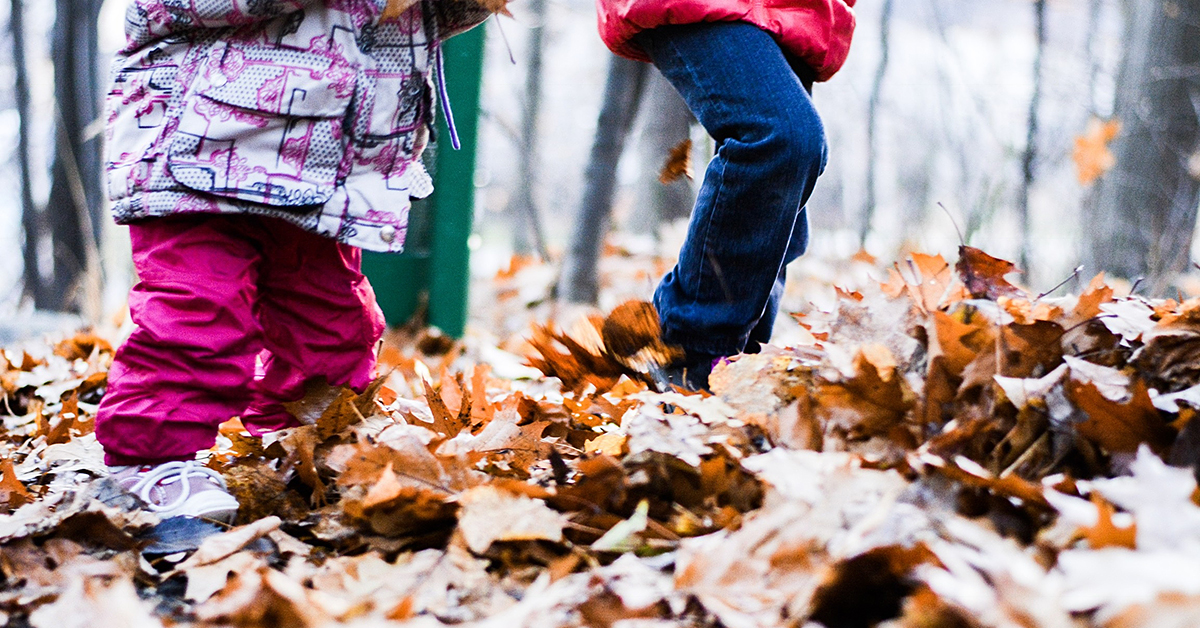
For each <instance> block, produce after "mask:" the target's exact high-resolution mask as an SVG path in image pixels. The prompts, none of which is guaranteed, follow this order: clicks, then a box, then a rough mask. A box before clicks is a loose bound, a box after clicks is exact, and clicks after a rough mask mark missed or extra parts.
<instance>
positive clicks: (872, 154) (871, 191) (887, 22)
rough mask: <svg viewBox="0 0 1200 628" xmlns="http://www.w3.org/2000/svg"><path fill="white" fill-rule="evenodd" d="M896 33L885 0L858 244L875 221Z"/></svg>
mask: <svg viewBox="0 0 1200 628" xmlns="http://www.w3.org/2000/svg"><path fill="white" fill-rule="evenodd" d="M891 30H892V0H884V2H883V7H882V13H881V14H880V16H879V51H880V52H879V65H877V66H875V82H874V83H873V84H872V85H871V98H870V100H869V101H868V102H867V198H866V201H865V202H864V203H863V211H862V219H861V220H862V222H861V223H860V224H859V226H858V243H859V245H860V246H863V245H865V244H866V243H867V234H869V233H870V232H871V222H872V221H873V220H874V219H875V205H876V190H875V162H876V161H878V160H879V137H878V129H879V101H880V99H881V98H882V96H883V79H884V77H886V76H887V69H888V53H889V48H890V46H889V42H888V39H889V38H890V36H891Z"/></svg>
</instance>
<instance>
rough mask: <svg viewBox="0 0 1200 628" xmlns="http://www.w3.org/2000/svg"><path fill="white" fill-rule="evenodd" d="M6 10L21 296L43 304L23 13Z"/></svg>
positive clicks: (16, 0) (18, 1) (16, 2)
mask: <svg viewBox="0 0 1200 628" xmlns="http://www.w3.org/2000/svg"><path fill="white" fill-rule="evenodd" d="M10 6H11V9H10V11H9V24H8V26H9V30H10V31H12V38H13V65H15V66H16V68H15V70H16V92H17V93H16V100H17V114H18V116H19V117H20V121H19V122H18V127H17V162H18V164H19V168H20V177H21V228H22V231H24V232H25V233H24V235H25V239H24V241H23V243H22V245H21V257H22V260H23V261H24V264H25V269H24V273H23V281H24V286H23V290H22V292H23V293H24V296H25V298H28V299H33V302H34V303H35V304H37V303H44V302H45V301H47V300H48V298H49V296H48V295H47V294H45V286H44V285H43V282H42V278H41V273H40V272H39V269H38V254H37V253H38V245H39V243H40V242H41V240H42V238H43V237H45V232H46V227H45V222H44V218H43V216H42V214H41V212H39V211H38V208H37V207H36V206H35V205H34V202H33V185H32V183H31V179H32V175H31V173H30V164H29V68H28V66H27V65H26V60H25V12H24V3H23V2H22V0H12V3H11V5H10Z"/></svg>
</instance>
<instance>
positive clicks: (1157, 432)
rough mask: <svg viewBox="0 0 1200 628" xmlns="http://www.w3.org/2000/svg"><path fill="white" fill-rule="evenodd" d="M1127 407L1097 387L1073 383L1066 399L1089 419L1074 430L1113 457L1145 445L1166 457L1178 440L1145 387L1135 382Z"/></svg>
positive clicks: (1137, 381) (1069, 387)
mask: <svg viewBox="0 0 1200 628" xmlns="http://www.w3.org/2000/svg"><path fill="white" fill-rule="evenodd" d="M1130 393H1131V398H1130V399H1129V401H1128V402H1126V403H1119V402H1114V401H1111V400H1109V399H1108V398H1106V397H1105V396H1104V394H1103V393H1102V392H1100V389H1099V388H1097V386H1096V385H1095V384H1091V383H1086V382H1076V381H1071V382H1068V384H1067V397H1068V398H1069V399H1070V400H1071V402H1072V403H1074V404H1075V405H1076V406H1078V407H1079V409H1080V410H1082V411H1083V412H1084V413H1085V414H1087V415H1088V419H1087V420H1086V421H1084V422H1082V423H1080V424H1078V425H1076V426H1075V429H1077V430H1078V431H1079V433H1080V435H1082V436H1083V437H1084V438H1087V439H1088V440H1090V441H1092V442H1093V443H1095V444H1097V445H1099V446H1100V447H1103V448H1104V449H1105V450H1106V451H1109V452H1112V453H1133V452H1135V451H1137V449H1138V446H1139V445H1141V444H1142V443H1145V444H1147V445H1150V447H1151V448H1152V449H1153V450H1154V451H1155V452H1158V453H1160V454H1165V452H1166V449H1167V448H1168V447H1170V445H1171V442H1172V441H1173V440H1174V438H1175V433H1174V431H1173V430H1172V429H1171V428H1170V427H1169V426H1168V425H1167V423H1166V421H1164V420H1163V418H1162V415H1160V414H1159V411H1158V409H1157V408H1155V407H1154V402H1153V401H1152V400H1151V399H1150V393H1149V391H1148V390H1147V388H1146V385H1145V384H1144V383H1142V382H1141V381H1140V380H1135V381H1134V382H1133V386H1132V388H1131V390H1130Z"/></svg>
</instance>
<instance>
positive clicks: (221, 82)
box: [212, 72, 229, 87]
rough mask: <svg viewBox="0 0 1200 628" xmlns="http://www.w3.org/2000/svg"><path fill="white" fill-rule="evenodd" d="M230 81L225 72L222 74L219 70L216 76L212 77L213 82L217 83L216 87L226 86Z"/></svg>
mask: <svg viewBox="0 0 1200 628" xmlns="http://www.w3.org/2000/svg"><path fill="white" fill-rule="evenodd" d="M228 82H229V79H228V78H226V77H225V75H224V74H221V73H219V72H218V73H217V74H216V76H213V77H212V84H213V85H215V86H216V87H224V86H225V84H226V83H228Z"/></svg>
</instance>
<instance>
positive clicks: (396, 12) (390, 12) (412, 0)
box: [379, 0, 417, 21]
mask: <svg viewBox="0 0 1200 628" xmlns="http://www.w3.org/2000/svg"><path fill="white" fill-rule="evenodd" d="M416 4H417V0H388V3H387V6H385V7H384V8H383V13H382V14H380V16H379V20H380V21H388V20H395V19H398V18H399V17H400V16H401V15H404V12H405V11H407V10H409V9H411V8H412V7H413V6H414V5H416Z"/></svg>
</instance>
